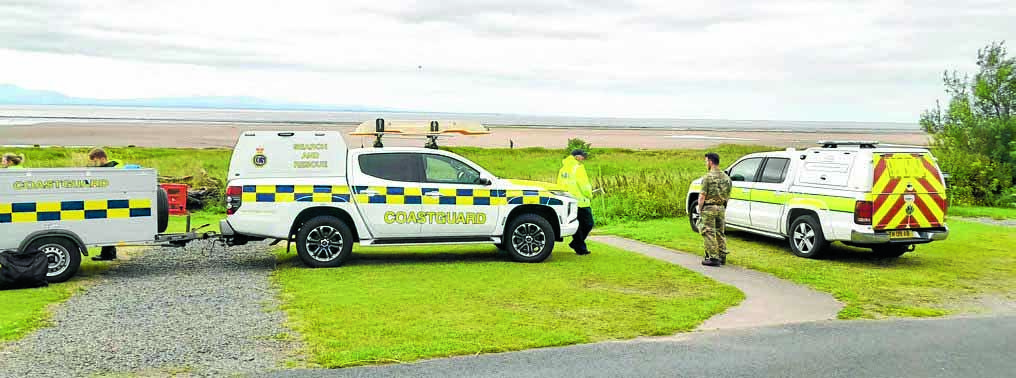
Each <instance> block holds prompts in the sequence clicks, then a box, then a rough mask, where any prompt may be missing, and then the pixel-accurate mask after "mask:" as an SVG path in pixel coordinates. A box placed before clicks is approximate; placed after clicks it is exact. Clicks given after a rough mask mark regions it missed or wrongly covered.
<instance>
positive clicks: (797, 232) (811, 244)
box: [788, 215, 829, 259]
mask: <svg viewBox="0 0 1016 378" xmlns="http://www.w3.org/2000/svg"><path fill="white" fill-rule="evenodd" d="M788 240H789V241H790V250H791V251H793V252H794V254H795V255H797V256H799V257H806V258H809V259H816V258H819V257H820V256H822V253H824V252H825V249H826V246H828V245H829V242H827V241H826V239H825V236H824V235H822V227H821V226H819V223H818V221H816V220H815V217H812V216H811V215H804V216H800V217H797V219H795V220H794V223H793V224H791V225H790V237H789V238H788Z"/></svg>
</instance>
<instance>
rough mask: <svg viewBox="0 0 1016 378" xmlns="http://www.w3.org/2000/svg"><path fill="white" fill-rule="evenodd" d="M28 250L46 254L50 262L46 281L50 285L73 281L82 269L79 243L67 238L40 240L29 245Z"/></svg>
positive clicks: (56, 237) (52, 237) (53, 237)
mask: <svg viewBox="0 0 1016 378" xmlns="http://www.w3.org/2000/svg"><path fill="white" fill-rule="evenodd" d="M26 250H28V251H39V252H42V253H45V254H46V260H47V261H48V266H47V269H48V271H47V272H46V281H48V282H50V283H59V282H65V281H67V280H69V279H71V277H74V275H75V274H77V273H78V268H80V267H81V251H80V250H79V249H78V245H77V243H75V242H73V241H71V240H70V239H67V238H63V237H58V236H49V237H45V238H40V239H38V240H36V241H33V242H32V244H29V245H28V247H27V248H26Z"/></svg>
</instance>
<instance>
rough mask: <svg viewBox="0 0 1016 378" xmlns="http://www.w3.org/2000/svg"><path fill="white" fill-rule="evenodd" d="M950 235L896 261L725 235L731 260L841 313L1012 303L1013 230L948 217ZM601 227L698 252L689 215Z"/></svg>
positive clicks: (915, 313)
mask: <svg viewBox="0 0 1016 378" xmlns="http://www.w3.org/2000/svg"><path fill="white" fill-rule="evenodd" d="M950 228H951V230H950V231H951V232H950V235H949V239H948V240H946V241H942V242H936V243H931V244H926V245H922V246H918V247H917V251H916V252H914V253H908V254H906V255H904V256H903V257H901V258H899V259H897V260H891V259H888V260H887V259H877V258H874V257H873V256H872V254H871V253H869V252H868V251H867V250H862V249H856V248H850V247H846V246H842V245H839V244H834V247H833V250H832V256H830V257H829V258H827V259H824V260H810V259H805V258H800V257H796V256H794V255H793V254H792V253H791V252H790V251H789V249H788V248H787V243H786V242H785V241H782V240H774V239H767V238H762V237H756V236H753V235H750V234H744V233H736V232H731V233H728V239H727V240H728V249H729V250H730V252H731V255H730V262H731V263H732V264H736V265H741V266H744V267H747V268H750V269H755V270H760V271H763V272H769V273H772V274H773V275H775V276H777V277H780V278H784V279H788V280H791V281H794V282H797V283H800V284H804V285H807V286H811V287H813V288H815V289H817V290H820V291H824V292H827V293H830V294H832V295H833V296H834V297H836V299H838V300H840V301H842V302H844V303H845V304H846V308H844V309H843V311H842V312H841V313H840V315H839V316H840V318H844V319H852V318H880V317H886V316H903V317H927V316H942V315H947V314H953V313H965V312H977V311H984V310H985V309H984V308H983V307H982V306H981V305H980V302H979V301H980V298H1001V299H1003V300H1005V301H1016V294H1014V293H1016V254H1014V253H1012V250H1013V249H1012V246H1013V245H1016V232H1013V230H1012V229H1011V228H1005V227H999V226H990V225H984V224H978V223H971V222H962V221H953V222H950ZM599 231H600V232H605V233H611V234H616V235H620V236H625V237H629V238H633V239H637V240H641V241H645V242H647V243H653V244H657V245H662V246H665V247H670V248H674V249H677V250H683V251H689V252H694V253H702V239H701V237H700V236H699V235H698V234H696V233H693V232H692V231H691V229H690V228H689V226H688V220H687V218H678V219H664V220H654V221H648V222H641V223H637V224H635V223H630V224H619V225H613V226H608V227H605V228H602V229H600V230H599Z"/></svg>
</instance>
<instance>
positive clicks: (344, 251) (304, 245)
mask: <svg viewBox="0 0 1016 378" xmlns="http://www.w3.org/2000/svg"><path fill="white" fill-rule="evenodd" d="M352 253H353V232H352V231H350V229H349V226H347V225H346V223H345V222H343V221H342V220H340V219H339V218H336V217H331V216H320V217H314V218H311V219H310V220H309V221H307V223H304V224H303V226H301V227H300V231H299V232H297V233H296V254H297V255H298V256H300V260H302V261H303V263H304V265H307V266H309V267H311V268H332V267H337V266H339V265H342V263H343V262H345V261H346V259H347V258H349V255H350V254H352Z"/></svg>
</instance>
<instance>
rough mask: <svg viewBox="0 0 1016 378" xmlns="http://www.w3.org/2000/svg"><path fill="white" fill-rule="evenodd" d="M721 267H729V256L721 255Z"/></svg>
mask: <svg viewBox="0 0 1016 378" xmlns="http://www.w3.org/2000/svg"><path fill="white" fill-rule="evenodd" d="M720 265H727V254H726V253H724V254H722V255H720Z"/></svg>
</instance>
